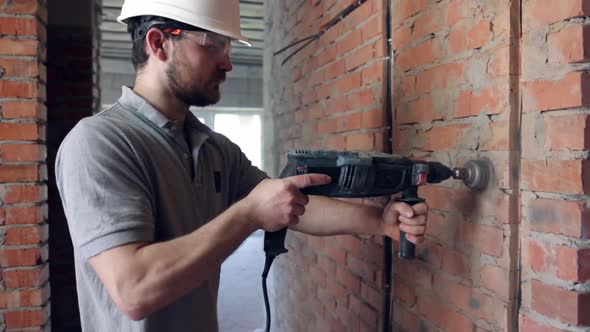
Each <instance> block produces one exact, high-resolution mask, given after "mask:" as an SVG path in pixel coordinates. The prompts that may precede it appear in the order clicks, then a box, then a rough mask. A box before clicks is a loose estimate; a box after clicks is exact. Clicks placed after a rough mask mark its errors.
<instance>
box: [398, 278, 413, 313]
mask: <svg viewBox="0 0 590 332" xmlns="http://www.w3.org/2000/svg"><path fill="white" fill-rule="evenodd" d="M393 293H394V294H395V297H396V299H399V300H401V301H402V302H403V303H404V304H405V305H406V306H408V307H412V306H413V305H414V304H416V299H417V297H416V292H415V290H414V288H413V287H409V286H408V285H407V284H405V283H404V282H401V281H397V282H394V283H393Z"/></svg>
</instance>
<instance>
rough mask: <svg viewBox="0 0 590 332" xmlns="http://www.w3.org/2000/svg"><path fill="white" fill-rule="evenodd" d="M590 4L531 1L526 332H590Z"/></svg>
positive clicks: (526, 21) (525, 78) (526, 64)
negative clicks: (589, 22) (577, 331)
mask: <svg viewBox="0 0 590 332" xmlns="http://www.w3.org/2000/svg"><path fill="white" fill-rule="evenodd" d="M588 16H590V1H587V0H567V1H560V2H559V3H557V2H554V1H541V0H529V1H524V2H523V38H522V59H523V60H522V77H521V82H522V143H523V144H522V168H521V187H522V216H523V219H522V224H521V228H522V235H521V239H522V253H523V255H522V263H523V270H522V294H523V295H522V308H521V315H520V319H521V326H522V330H523V331H540V330H543V331H564V330H566V331H568V330H569V329H572V330H573V329H574V327H577V328H578V329H580V330H581V329H583V327H584V328H586V329H587V328H588V327H590V240H589V237H590V218H589V215H588V211H587V201H588V196H587V195H588V194H589V190H590V187H589V183H588V181H589V179H590V178H589V174H588V172H589V171H590V168H588V161H587V159H588V155H587V153H588V147H589V146H590V144H589V136H588V129H587V123H588V114H589V111H588V106H590V99H588V96H589V95H590V85H589V84H588V83H590V81H589V77H588V73H587V72H586V71H585V70H587V69H588V67H587V62H588V60H590V58H589V55H590V54H589V52H588V51H589V50H590V47H589V45H590V35H589V34H588V33H589V30H588V27H589V26H588V25H585V24H586V23H587V21H586V20H585V18H586V17H588Z"/></svg>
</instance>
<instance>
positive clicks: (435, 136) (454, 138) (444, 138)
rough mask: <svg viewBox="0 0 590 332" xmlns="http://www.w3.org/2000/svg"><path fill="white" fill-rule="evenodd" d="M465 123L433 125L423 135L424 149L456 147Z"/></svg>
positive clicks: (436, 149) (435, 149)
mask: <svg viewBox="0 0 590 332" xmlns="http://www.w3.org/2000/svg"><path fill="white" fill-rule="evenodd" d="M466 127H467V125H449V126H444V127H433V128H432V129H430V130H429V131H427V132H425V133H424V134H423V135H424V136H425V138H426V144H425V145H424V147H423V150H425V151H440V150H449V149H455V148H457V145H458V144H459V143H460V142H461V139H462V137H463V131H464V130H465V128H466Z"/></svg>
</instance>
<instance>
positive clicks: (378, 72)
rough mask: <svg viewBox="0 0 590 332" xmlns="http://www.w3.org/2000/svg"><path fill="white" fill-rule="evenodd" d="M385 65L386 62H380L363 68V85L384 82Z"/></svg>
mask: <svg viewBox="0 0 590 332" xmlns="http://www.w3.org/2000/svg"><path fill="white" fill-rule="evenodd" d="M385 64H386V62H385V61H379V62H376V63H374V64H372V65H370V66H367V67H366V68H363V70H362V72H361V79H362V85H369V84H372V83H376V82H383V80H384V78H385Z"/></svg>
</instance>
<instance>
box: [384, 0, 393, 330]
mask: <svg viewBox="0 0 590 332" xmlns="http://www.w3.org/2000/svg"><path fill="white" fill-rule="evenodd" d="M386 7H387V8H386V9H385V13H386V14H385V41H386V43H387V68H386V79H385V82H386V83H385V119H386V122H387V123H386V125H387V129H386V130H387V137H388V139H389V144H386V145H385V146H386V148H387V151H386V152H388V153H393V114H392V113H393V111H392V109H391V107H392V99H393V60H394V59H393V55H394V54H393V45H392V44H393V40H392V37H391V36H392V34H391V0H387V1H386ZM384 250H385V253H384V254H385V255H384V256H385V278H384V280H385V298H384V303H385V306H384V307H383V308H384V309H383V310H384V319H383V331H384V332H391V331H392V321H393V310H392V306H391V305H392V302H393V299H392V298H393V294H392V292H393V289H392V282H393V273H392V272H393V271H392V269H393V243H392V241H391V238H390V237H389V236H385V241H384Z"/></svg>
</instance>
